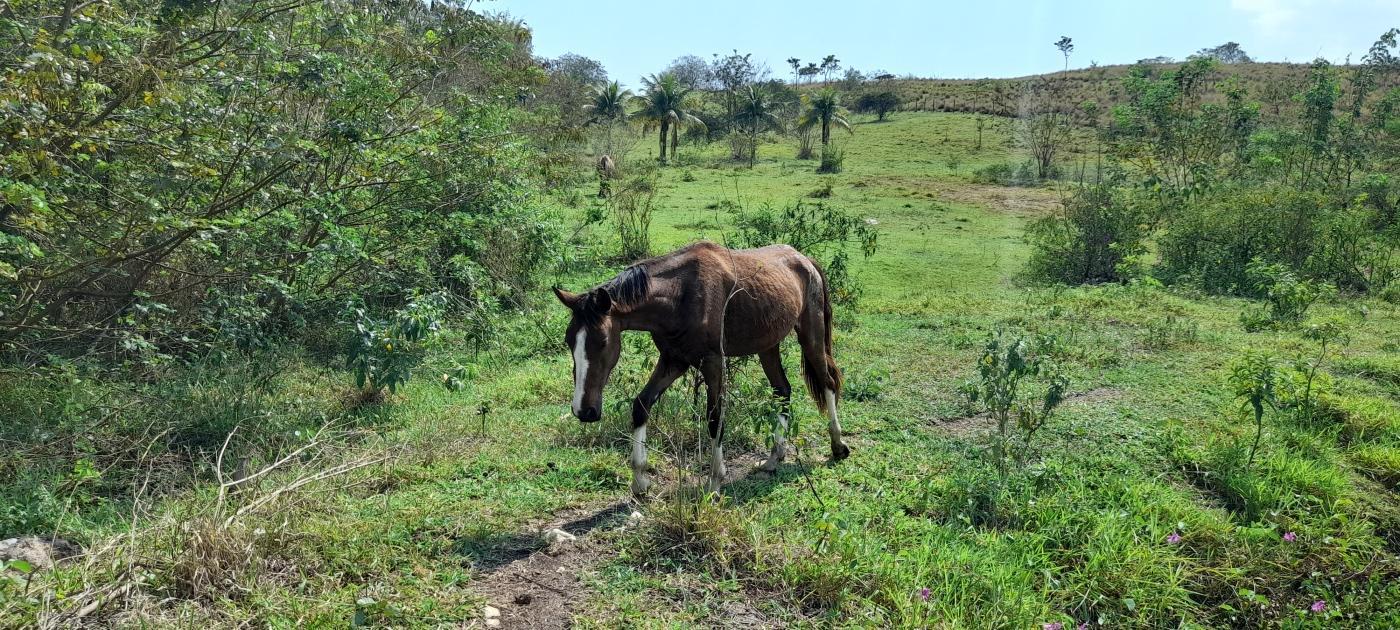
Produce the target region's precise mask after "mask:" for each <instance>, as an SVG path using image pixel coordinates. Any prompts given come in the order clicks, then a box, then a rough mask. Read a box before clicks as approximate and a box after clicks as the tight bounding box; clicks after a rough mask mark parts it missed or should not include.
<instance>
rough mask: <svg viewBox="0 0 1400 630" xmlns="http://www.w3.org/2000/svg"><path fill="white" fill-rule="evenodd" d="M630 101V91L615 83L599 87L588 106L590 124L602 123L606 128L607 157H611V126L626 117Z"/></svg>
mask: <svg viewBox="0 0 1400 630" xmlns="http://www.w3.org/2000/svg"><path fill="white" fill-rule="evenodd" d="M630 100H632V90H624V89H622V86H621V85H618V83H617V81H613V82H612V83H608V84H606V85H603V86H600V87H599V88H598V89H597V91H595V92H594V93H593V102H591V103H589V104H588V111H589V112H592V114H593V118H592V120H590V121H589V122H591V123H599V122H601V123H604V124H606V125H607V126H608V155H612V152H613V142H612V132H613V126H614V125H615V124H616V123H617V121H619V120H622V119H623V118H626V117H627V101H630Z"/></svg>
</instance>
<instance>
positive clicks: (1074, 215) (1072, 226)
mask: <svg viewBox="0 0 1400 630" xmlns="http://www.w3.org/2000/svg"><path fill="white" fill-rule="evenodd" d="M1149 231H1150V228H1149V221H1148V213H1147V212H1146V211H1145V210H1144V209H1143V208H1142V205H1141V204H1139V203H1137V200H1136V199H1134V198H1133V197H1131V196H1129V195H1126V194H1124V193H1123V192H1122V191H1121V190H1118V189H1116V188H1114V187H1112V186H1108V185H1097V186H1084V187H1081V188H1079V189H1078V190H1076V191H1075V192H1074V194H1073V195H1072V196H1071V197H1070V198H1069V199H1068V200H1066V201H1065V203H1064V205H1063V207H1062V208H1060V210H1059V211H1057V212H1055V213H1053V214H1050V215H1048V216H1045V217H1042V218H1040V219H1037V220H1036V221H1035V222H1033V223H1032V224H1031V225H1030V227H1029V229H1028V231H1027V238H1028V239H1029V240H1030V242H1031V245H1032V252H1031V259H1030V263H1029V271H1030V274H1031V276H1032V277H1034V278H1036V279H1038V280H1044V281H1050V282H1064V283H1070V284H1077V283H1082V282H1107V281H1117V280H1122V279H1124V278H1122V277H1121V275H1122V272H1123V270H1122V268H1121V266H1120V264H1121V263H1123V262H1124V261H1125V260H1127V259H1128V258H1129V257H1132V256H1137V255H1139V254H1141V253H1142V252H1143V250H1144V247H1145V242H1146V239H1147V236H1148V234H1149Z"/></svg>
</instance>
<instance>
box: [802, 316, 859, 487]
mask: <svg viewBox="0 0 1400 630" xmlns="http://www.w3.org/2000/svg"><path fill="white" fill-rule="evenodd" d="M825 332H826V331H825V328H824V326H823V325H821V324H820V323H819V324H818V325H806V326H803V327H801V328H799V329H798V331H797V340H798V343H799V344H800V345H801V346H802V373H803V376H805V377H806V378H807V389H808V390H809V391H810V392H811V394H812V400H813V401H815V402H816V403H817V408H818V409H821V411H822V412H823V413H825V414H826V429H827V432H828V433H830V434H831V458H832V459H834V460H842V459H846V458H847V457H849V456H850V455H851V449H850V448H849V447H847V446H846V442H845V441H844V440H843V439H842V438H841V421H840V419H838V418H837V415H836V404H837V396H838V394H840V391H841V384H840V382H838V381H837V379H838V378H839V377H838V376H837V375H838V374H839V372H837V370H836V360H835V359H833V358H832V357H831V355H830V354H828V353H827V348H826V339H825Z"/></svg>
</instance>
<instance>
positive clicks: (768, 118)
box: [734, 85, 783, 167]
mask: <svg viewBox="0 0 1400 630" xmlns="http://www.w3.org/2000/svg"><path fill="white" fill-rule="evenodd" d="M738 101H739V104H738V107H737V108H736V109H735V111H734V122H736V123H738V124H739V125H741V126H742V127H743V128H744V131H745V132H746V133H747V134H748V146H747V147H745V148H747V149H748V154H749V166H750V167H752V166H753V165H754V162H756V161H757V160H758V136H759V134H762V133H763V132H764V131H766V130H768V129H782V126H783V123H782V120H780V119H779V118H778V108H779V105H778V103H777V101H776V99H774V98H773V96H772V94H770V93H769V92H768V91H767V90H763V89H759V88H756V87H754V86H752V85H750V86H747V87H746V88H745V89H744V90H743V91H742V92H741V93H740V95H739V99H738Z"/></svg>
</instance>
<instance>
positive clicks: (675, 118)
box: [632, 73, 705, 165]
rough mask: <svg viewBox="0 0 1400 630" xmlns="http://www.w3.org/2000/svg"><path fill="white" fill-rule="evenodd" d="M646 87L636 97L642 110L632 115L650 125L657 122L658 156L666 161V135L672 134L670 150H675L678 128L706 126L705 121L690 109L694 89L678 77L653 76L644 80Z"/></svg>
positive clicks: (663, 162)
mask: <svg viewBox="0 0 1400 630" xmlns="http://www.w3.org/2000/svg"><path fill="white" fill-rule="evenodd" d="M642 83H643V84H644V85H645V86H646V93H645V94H642V95H641V96H636V97H633V99H632V100H633V102H635V103H636V104H637V105H638V107H639V109H638V110H637V111H636V112H634V113H633V114H632V117H633V118H635V119H638V120H641V121H643V123H644V124H645V125H646V126H647V127H650V126H651V125H656V126H657V127H660V129H661V135H660V137H659V138H660V142H659V147H660V155H659V156H658V157H657V159H658V160H659V161H660V162H661V163H662V164H663V165H664V164H666V134H667V133H671V134H672V136H671V150H672V153H674V152H675V149H676V147H677V146H678V145H679V137H680V136H679V131H678V130H679V129H680V128H681V127H683V126H689V125H696V126H700V127H704V126H705V123H703V122H701V121H700V119H699V118H696V117H695V115H694V114H691V113H690V111H689V104H688V103H687V101H688V99H689V97H690V93H691V92H692V90H690V89H687V88H686V87H685V86H683V85H681V83H680V81H678V80H677V79H676V76H675V75H673V74H670V73H665V74H662V75H661V76H656V75H652V76H650V77H647V78H645V79H643V80H642Z"/></svg>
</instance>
